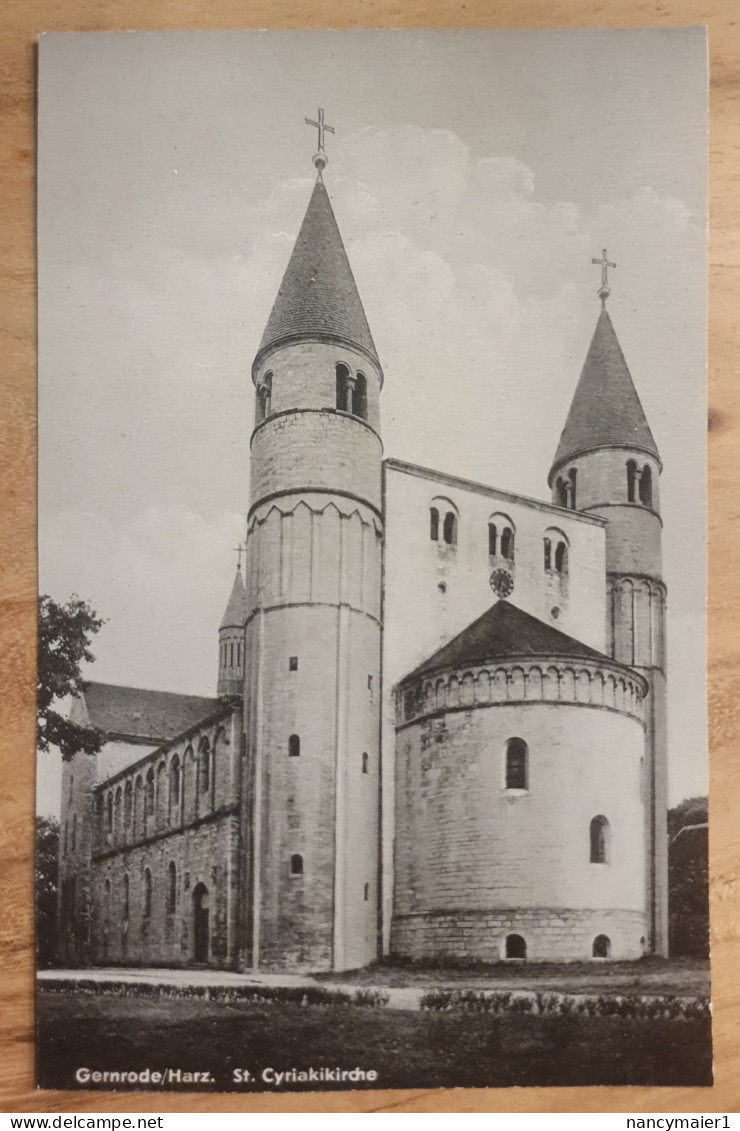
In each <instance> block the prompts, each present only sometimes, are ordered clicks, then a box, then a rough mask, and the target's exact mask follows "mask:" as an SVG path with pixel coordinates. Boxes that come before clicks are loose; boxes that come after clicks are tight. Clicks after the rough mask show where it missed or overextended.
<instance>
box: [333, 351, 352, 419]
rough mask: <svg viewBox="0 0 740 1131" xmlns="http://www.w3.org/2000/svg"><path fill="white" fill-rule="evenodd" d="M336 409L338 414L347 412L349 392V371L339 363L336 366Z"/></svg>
mask: <svg viewBox="0 0 740 1131" xmlns="http://www.w3.org/2000/svg"><path fill="white" fill-rule="evenodd" d="M336 372H337V408H338V409H339V410H340V412H347V409H348V404H347V400H348V396H347V394H348V392H349V369H348V368H347V366H346V365H342V364H341V362H340V364H339V365H337V370H336Z"/></svg>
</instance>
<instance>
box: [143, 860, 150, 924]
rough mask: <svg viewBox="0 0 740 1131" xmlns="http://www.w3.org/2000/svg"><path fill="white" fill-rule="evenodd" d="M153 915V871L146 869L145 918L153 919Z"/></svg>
mask: <svg viewBox="0 0 740 1131" xmlns="http://www.w3.org/2000/svg"><path fill="white" fill-rule="evenodd" d="M151 915H152V873H151V872H150V871H149V869H148V868H145V869H144V918H145V919H151Z"/></svg>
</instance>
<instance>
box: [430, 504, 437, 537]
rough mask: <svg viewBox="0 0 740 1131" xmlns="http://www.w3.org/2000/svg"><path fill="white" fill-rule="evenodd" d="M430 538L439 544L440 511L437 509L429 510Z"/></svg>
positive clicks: (431, 508)
mask: <svg viewBox="0 0 740 1131" xmlns="http://www.w3.org/2000/svg"><path fill="white" fill-rule="evenodd" d="M429 537H430V538H431V540H432V542H439V511H438V510H437V508H436V507H430V508H429Z"/></svg>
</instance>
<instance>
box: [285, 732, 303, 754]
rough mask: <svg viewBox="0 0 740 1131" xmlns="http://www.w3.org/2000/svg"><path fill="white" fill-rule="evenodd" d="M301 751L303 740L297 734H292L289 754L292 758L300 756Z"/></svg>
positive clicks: (289, 740)
mask: <svg viewBox="0 0 740 1131" xmlns="http://www.w3.org/2000/svg"><path fill="white" fill-rule="evenodd" d="M300 753H301V740H300V738H299V736H298V735H297V734H291V736H290V738H289V739H288V755H289V756H290V757H291V758H298V757H299V756H300Z"/></svg>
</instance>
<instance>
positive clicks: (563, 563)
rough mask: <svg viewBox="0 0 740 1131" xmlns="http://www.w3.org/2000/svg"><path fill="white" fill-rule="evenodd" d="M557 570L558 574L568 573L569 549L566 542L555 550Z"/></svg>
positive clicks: (561, 543)
mask: <svg viewBox="0 0 740 1131" xmlns="http://www.w3.org/2000/svg"><path fill="white" fill-rule="evenodd" d="M555 570H556V572H557V573H567V572H568V547H567V546H566V544H565V542H558V544H557V546H556V548H555Z"/></svg>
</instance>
